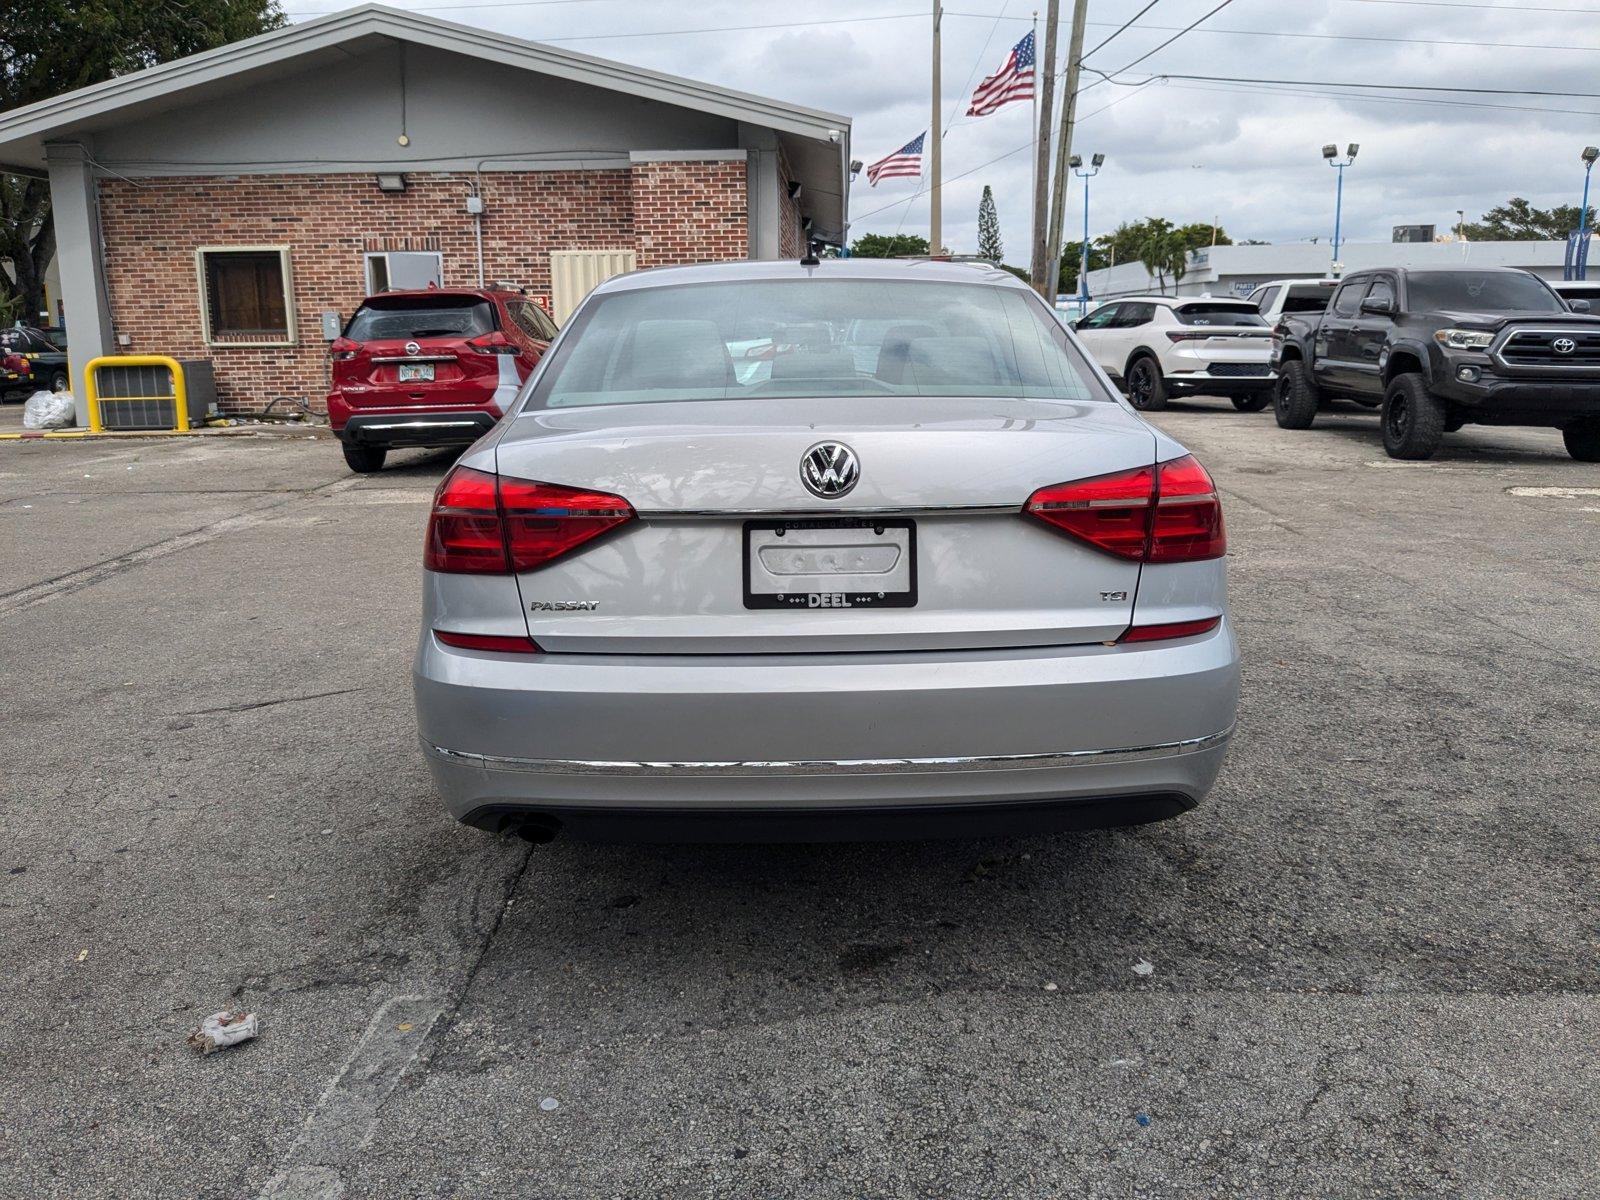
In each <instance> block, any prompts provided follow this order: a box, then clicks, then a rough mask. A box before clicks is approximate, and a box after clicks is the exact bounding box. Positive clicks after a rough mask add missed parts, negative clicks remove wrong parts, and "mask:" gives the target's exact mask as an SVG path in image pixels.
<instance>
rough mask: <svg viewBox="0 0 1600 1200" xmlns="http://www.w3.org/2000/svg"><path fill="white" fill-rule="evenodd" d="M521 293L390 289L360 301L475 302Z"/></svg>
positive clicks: (489, 290) (481, 289) (506, 290)
mask: <svg viewBox="0 0 1600 1200" xmlns="http://www.w3.org/2000/svg"><path fill="white" fill-rule="evenodd" d="M521 294H522V293H521V292H513V291H509V290H508V289H506V288H492V287H487V288H460V287H448V288H442V287H431V288H391V289H390V290H389V291H387V292H374V293H373V294H372V295H370V296H368V297H366V298H365V299H363V300H362V301H361V303H363V304H365V303H366V302H367V301H368V300H392V299H402V300H404V299H409V298H411V297H414V296H423V297H432V298H434V299H437V298H438V297H440V296H471V297H473V298H474V299H477V300H489V299H492V298H493V297H495V296H520V295H521Z"/></svg>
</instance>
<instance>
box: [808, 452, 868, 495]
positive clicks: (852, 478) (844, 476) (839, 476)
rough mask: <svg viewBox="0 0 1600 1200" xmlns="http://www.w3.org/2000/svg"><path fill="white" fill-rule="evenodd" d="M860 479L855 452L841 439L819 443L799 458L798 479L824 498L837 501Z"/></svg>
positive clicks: (812, 491)
mask: <svg viewBox="0 0 1600 1200" xmlns="http://www.w3.org/2000/svg"><path fill="white" fill-rule="evenodd" d="M860 478H861V464H860V462H858V461H857V460H856V452H855V451H854V450H852V449H850V447H849V446H846V445H845V444H844V443H843V442H818V443H817V444H816V445H815V446H813V447H811V449H809V450H807V451H806V453H805V457H803V458H802V459H801V460H800V482H801V483H803V484H805V485H806V490H807V491H808V492H810V493H811V494H812V495H813V496H821V497H822V498H823V499H824V500H837V499H838V498H839V497H840V496H842V495H844V494H845V493H846V492H848V491H849V490H850V489H851V488H853V487H855V485H856V481H857V480H858V479H860Z"/></svg>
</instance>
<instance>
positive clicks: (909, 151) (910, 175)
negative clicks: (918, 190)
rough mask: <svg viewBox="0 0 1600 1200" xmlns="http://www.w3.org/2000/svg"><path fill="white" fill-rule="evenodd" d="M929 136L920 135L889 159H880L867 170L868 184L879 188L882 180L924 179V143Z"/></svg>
mask: <svg viewBox="0 0 1600 1200" xmlns="http://www.w3.org/2000/svg"><path fill="white" fill-rule="evenodd" d="M927 136H928V135H927V134H926V133H919V134H917V136H916V137H914V138H912V139H911V140H910V141H909V142H907V143H906V144H905V145H904V146H901V147H900V149H898V150H896V151H895V152H894V153H893V154H891V155H889V157H888V158H880V159H879V160H878V161H877V162H875V163H873V164H872V165H871V166H870V167H868V168H867V182H868V183H869V184H871V185H872V186H873V187H877V186H878V180H880V179H920V178H922V142H923V139H924V138H926V137H927Z"/></svg>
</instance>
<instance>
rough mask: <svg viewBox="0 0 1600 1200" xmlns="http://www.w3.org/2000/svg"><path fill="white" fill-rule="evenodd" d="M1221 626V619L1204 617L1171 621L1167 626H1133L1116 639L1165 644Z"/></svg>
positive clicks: (1208, 631)
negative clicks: (1173, 639)
mask: <svg viewBox="0 0 1600 1200" xmlns="http://www.w3.org/2000/svg"><path fill="white" fill-rule="evenodd" d="M1221 624H1222V618H1221V617H1206V618H1204V619H1203V620H1199V621H1173V622H1172V623H1171V624H1168V625H1134V626H1130V627H1129V629H1128V630H1127V631H1126V632H1125V633H1123V635H1122V636H1121V637H1119V638H1118V639H1117V641H1119V642H1165V641H1170V640H1171V639H1172V638H1186V637H1195V636H1197V635H1198V634H1202V633H1210V632H1211V631H1212V630H1213V629H1215V628H1216V627H1217V626H1218V625H1221Z"/></svg>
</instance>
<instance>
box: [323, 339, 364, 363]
mask: <svg viewBox="0 0 1600 1200" xmlns="http://www.w3.org/2000/svg"><path fill="white" fill-rule="evenodd" d="M328 353H329V354H330V355H331V356H332V357H333V359H334V361H335V362H342V361H344V360H345V359H347V358H354V357H355V356H356V355H358V354H360V353H361V343H360V342H352V341H351V340H350V339H349V338H344V337H341V338H334V339H333V344H332V345H330V346H329V347H328Z"/></svg>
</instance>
